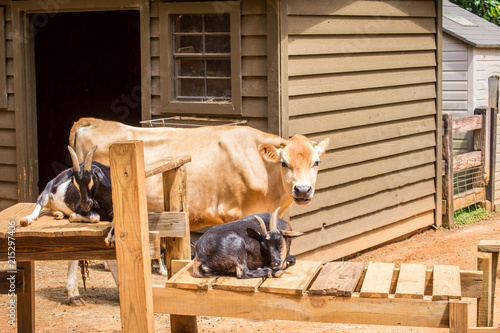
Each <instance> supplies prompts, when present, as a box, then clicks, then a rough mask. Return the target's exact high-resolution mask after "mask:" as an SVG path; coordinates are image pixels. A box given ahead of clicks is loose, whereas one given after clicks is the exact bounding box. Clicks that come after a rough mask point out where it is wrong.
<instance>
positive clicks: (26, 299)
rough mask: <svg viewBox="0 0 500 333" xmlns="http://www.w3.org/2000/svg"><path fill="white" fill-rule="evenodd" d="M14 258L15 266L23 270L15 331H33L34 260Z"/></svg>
mask: <svg viewBox="0 0 500 333" xmlns="http://www.w3.org/2000/svg"><path fill="white" fill-rule="evenodd" d="M16 259H17V260H18V261H17V268H18V269H22V270H23V271H24V293H22V294H18V295H17V311H16V319H17V331H18V332H35V262H33V261H19V259H18V258H17V256H16Z"/></svg>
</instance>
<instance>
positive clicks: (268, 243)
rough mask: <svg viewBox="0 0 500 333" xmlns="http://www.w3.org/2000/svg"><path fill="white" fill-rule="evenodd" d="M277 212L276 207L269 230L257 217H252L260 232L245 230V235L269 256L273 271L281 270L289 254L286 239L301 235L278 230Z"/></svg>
mask: <svg viewBox="0 0 500 333" xmlns="http://www.w3.org/2000/svg"><path fill="white" fill-rule="evenodd" d="M279 210H280V208H279V207H278V209H276V210H275V211H274V213H273V214H272V215H271V220H270V222H269V230H267V228H266V224H265V223H264V221H263V220H262V219H261V218H260V217H259V216H257V215H254V217H255V219H256V220H257V221H258V222H259V224H260V228H261V231H262V232H261V233H259V232H257V231H255V230H254V229H251V228H248V229H247V233H248V235H249V236H250V237H252V238H255V239H257V240H258V241H260V246H261V249H262V250H263V252H265V253H267V254H268V255H269V258H270V259H271V268H272V269H273V270H275V271H277V270H280V269H282V268H283V265H284V263H285V261H286V256H287V255H288V252H290V248H289V244H290V242H288V241H287V239H289V238H294V237H298V236H300V235H302V233H301V232H295V231H289V230H279V229H278V212H279Z"/></svg>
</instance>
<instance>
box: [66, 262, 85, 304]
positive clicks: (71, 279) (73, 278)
mask: <svg viewBox="0 0 500 333" xmlns="http://www.w3.org/2000/svg"><path fill="white" fill-rule="evenodd" d="M66 291H67V292H68V304H69V305H71V306H82V305H85V301H84V300H83V299H82V298H81V296H80V293H79V292H78V260H71V261H68V280H67V282H66Z"/></svg>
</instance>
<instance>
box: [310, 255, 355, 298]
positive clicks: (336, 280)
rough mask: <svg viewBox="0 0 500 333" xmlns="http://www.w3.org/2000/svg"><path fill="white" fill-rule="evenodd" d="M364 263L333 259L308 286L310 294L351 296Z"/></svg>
mask: <svg viewBox="0 0 500 333" xmlns="http://www.w3.org/2000/svg"><path fill="white" fill-rule="evenodd" d="M363 270H364V265H363V264H362V263H357V262H348V261H334V262H329V263H327V264H326V265H325V266H324V267H323V269H322V270H321V272H320V273H319V275H318V277H317V278H316V280H315V281H314V283H313V284H312V286H311V287H310V288H309V294H311V295H331V296H346V297H349V296H352V293H353V292H354V289H355V288H356V286H357V284H358V282H359V280H360V278H361V275H362V274H363Z"/></svg>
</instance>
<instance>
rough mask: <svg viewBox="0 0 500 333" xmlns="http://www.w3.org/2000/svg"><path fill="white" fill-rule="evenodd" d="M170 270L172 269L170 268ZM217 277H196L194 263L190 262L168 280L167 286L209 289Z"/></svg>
mask: <svg viewBox="0 0 500 333" xmlns="http://www.w3.org/2000/svg"><path fill="white" fill-rule="evenodd" d="M169 272H170V270H169ZM216 279H217V277H210V278H195V277H194V276H193V263H192V262H191V263H189V264H187V265H186V266H184V268H182V269H181V270H180V271H179V272H177V273H176V274H175V275H174V276H172V277H171V278H170V279H168V281H167V282H166V284H165V286H166V287H170V288H182V289H195V290H200V289H204V290H207V289H208V288H209V287H210V286H211V285H212V284H213V283H214V282H215V280H216Z"/></svg>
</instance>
